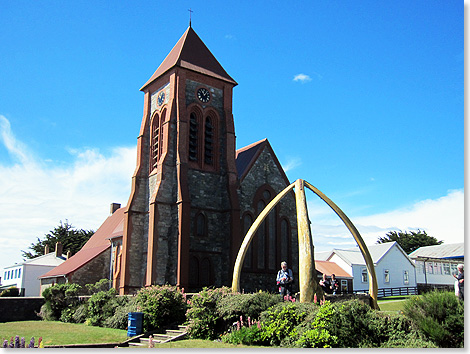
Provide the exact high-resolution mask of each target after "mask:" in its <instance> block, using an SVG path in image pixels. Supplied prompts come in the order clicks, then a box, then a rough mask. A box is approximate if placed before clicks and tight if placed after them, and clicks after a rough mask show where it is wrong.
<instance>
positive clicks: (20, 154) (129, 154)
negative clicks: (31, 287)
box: [0, 115, 136, 269]
mask: <svg viewBox="0 0 470 354" xmlns="http://www.w3.org/2000/svg"><path fill="white" fill-rule="evenodd" d="M0 143H2V144H3V145H4V146H5V148H6V149H7V151H8V152H9V154H10V155H11V156H12V158H13V160H14V163H13V164H12V165H1V164H0V181H2V182H1V183H0V200H1V203H0V244H1V245H2V251H1V255H2V257H1V258H0V262H1V264H0V269H1V268H3V267H4V266H7V265H10V264H13V263H15V262H20V261H21V260H22V258H21V250H26V249H27V248H28V247H29V246H30V244H31V243H32V242H35V241H36V238H37V237H40V238H43V237H44V235H45V234H46V233H48V232H49V231H50V230H51V229H53V228H54V227H55V226H57V225H58V224H59V221H61V220H62V221H65V220H66V219H67V220H68V221H69V222H70V223H72V225H73V226H75V227H77V228H83V229H94V230H96V229H97V228H98V227H99V226H100V225H101V223H102V222H103V221H104V220H105V218H106V217H107V216H108V214H109V205H110V203H113V202H117V203H121V204H122V205H123V206H124V205H126V204H127V199H128V197H129V193H130V187H131V177H132V174H133V171H134V169H135V161H136V148H135V147H115V148H113V149H111V150H110V151H109V152H108V153H106V154H104V153H102V152H100V151H99V150H98V149H78V150H70V151H69V152H70V153H71V155H72V159H73V162H72V163H70V164H60V166H58V165H51V163H50V162H48V161H47V160H46V159H44V160H41V159H39V158H38V157H37V156H33V155H32V154H31V153H30V152H28V151H27V146H25V144H23V143H22V142H21V141H19V140H18V139H16V138H15V136H14V134H13V133H12V131H11V127H10V123H9V121H8V120H7V119H6V118H5V117H3V116H1V115H0ZM31 157H34V158H31Z"/></svg>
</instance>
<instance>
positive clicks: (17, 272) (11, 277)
mask: <svg viewBox="0 0 470 354" xmlns="http://www.w3.org/2000/svg"><path fill="white" fill-rule="evenodd" d="M57 246H58V247H57ZM65 260H66V257H64V256H63V255H62V246H61V245H56V251H55V252H50V253H47V254H45V255H43V256H39V257H36V258H33V259H29V260H27V261H25V262H22V263H17V264H15V265H12V266H9V267H5V268H3V272H2V274H3V279H2V286H1V287H0V292H1V291H2V290H4V289H8V288H9V287H12V286H16V287H17V288H18V289H20V295H21V296H40V295H41V293H40V281H39V279H38V277H40V276H41V275H43V274H45V273H47V272H48V271H50V270H51V269H54V268H55V267H57V266H58V265H60V264H62V263H63V262H65Z"/></svg>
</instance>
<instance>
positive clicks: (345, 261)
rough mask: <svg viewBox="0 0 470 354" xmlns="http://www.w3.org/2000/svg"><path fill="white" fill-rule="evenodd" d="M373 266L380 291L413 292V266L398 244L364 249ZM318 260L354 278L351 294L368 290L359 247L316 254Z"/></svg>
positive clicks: (367, 280) (377, 245) (414, 276)
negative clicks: (411, 290) (400, 289)
mask: <svg viewBox="0 0 470 354" xmlns="http://www.w3.org/2000/svg"><path fill="white" fill-rule="evenodd" d="M367 248H368V249H369V253H370V255H371V257H372V261H373V262H374V267H375V274H376V277H377V285H378V288H379V290H380V289H392V288H416V272H415V264H414V262H413V261H412V260H411V259H410V258H409V257H408V255H407V254H406V253H405V251H403V249H402V248H401V247H400V245H399V244H398V243H397V242H387V243H382V244H375V245H371V246H367ZM316 257H318V259H323V260H326V261H330V262H334V263H336V264H337V265H338V266H339V267H341V268H342V269H344V270H345V271H346V273H348V274H351V275H352V277H353V282H352V283H353V291H354V292H363V291H364V292H367V291H368V290H369V274H368V271H367V267H366V262H365V260H364V257H363V256H362V253H361V251H360V249H359V247H355V248H351V249H344V250H343V249H333V250H332V251H330V252H328V253H320V254H317V255H316Z"/></svg>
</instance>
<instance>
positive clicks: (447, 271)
mask: <svg viewBox="0 0 470 354" xmlns="http://www.w3.org/2000/svg"><path fill="white" fill-rule="evenodd" d="M444 274H445V275H450V264H449V263H444Z"/></svg>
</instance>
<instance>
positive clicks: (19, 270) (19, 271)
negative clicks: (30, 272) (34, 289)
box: [18, 268, 21, 278]
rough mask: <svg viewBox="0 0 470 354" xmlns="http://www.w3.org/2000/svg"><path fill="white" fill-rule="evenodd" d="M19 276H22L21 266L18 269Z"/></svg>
mask: <svg viewBox="0 0 470 354" xmlns="http://www.w3.org/2000/svg"><path fill="white" fill-rule="evenodd" d="M18 278H21V268H20V269H18Z"/></svg>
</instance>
